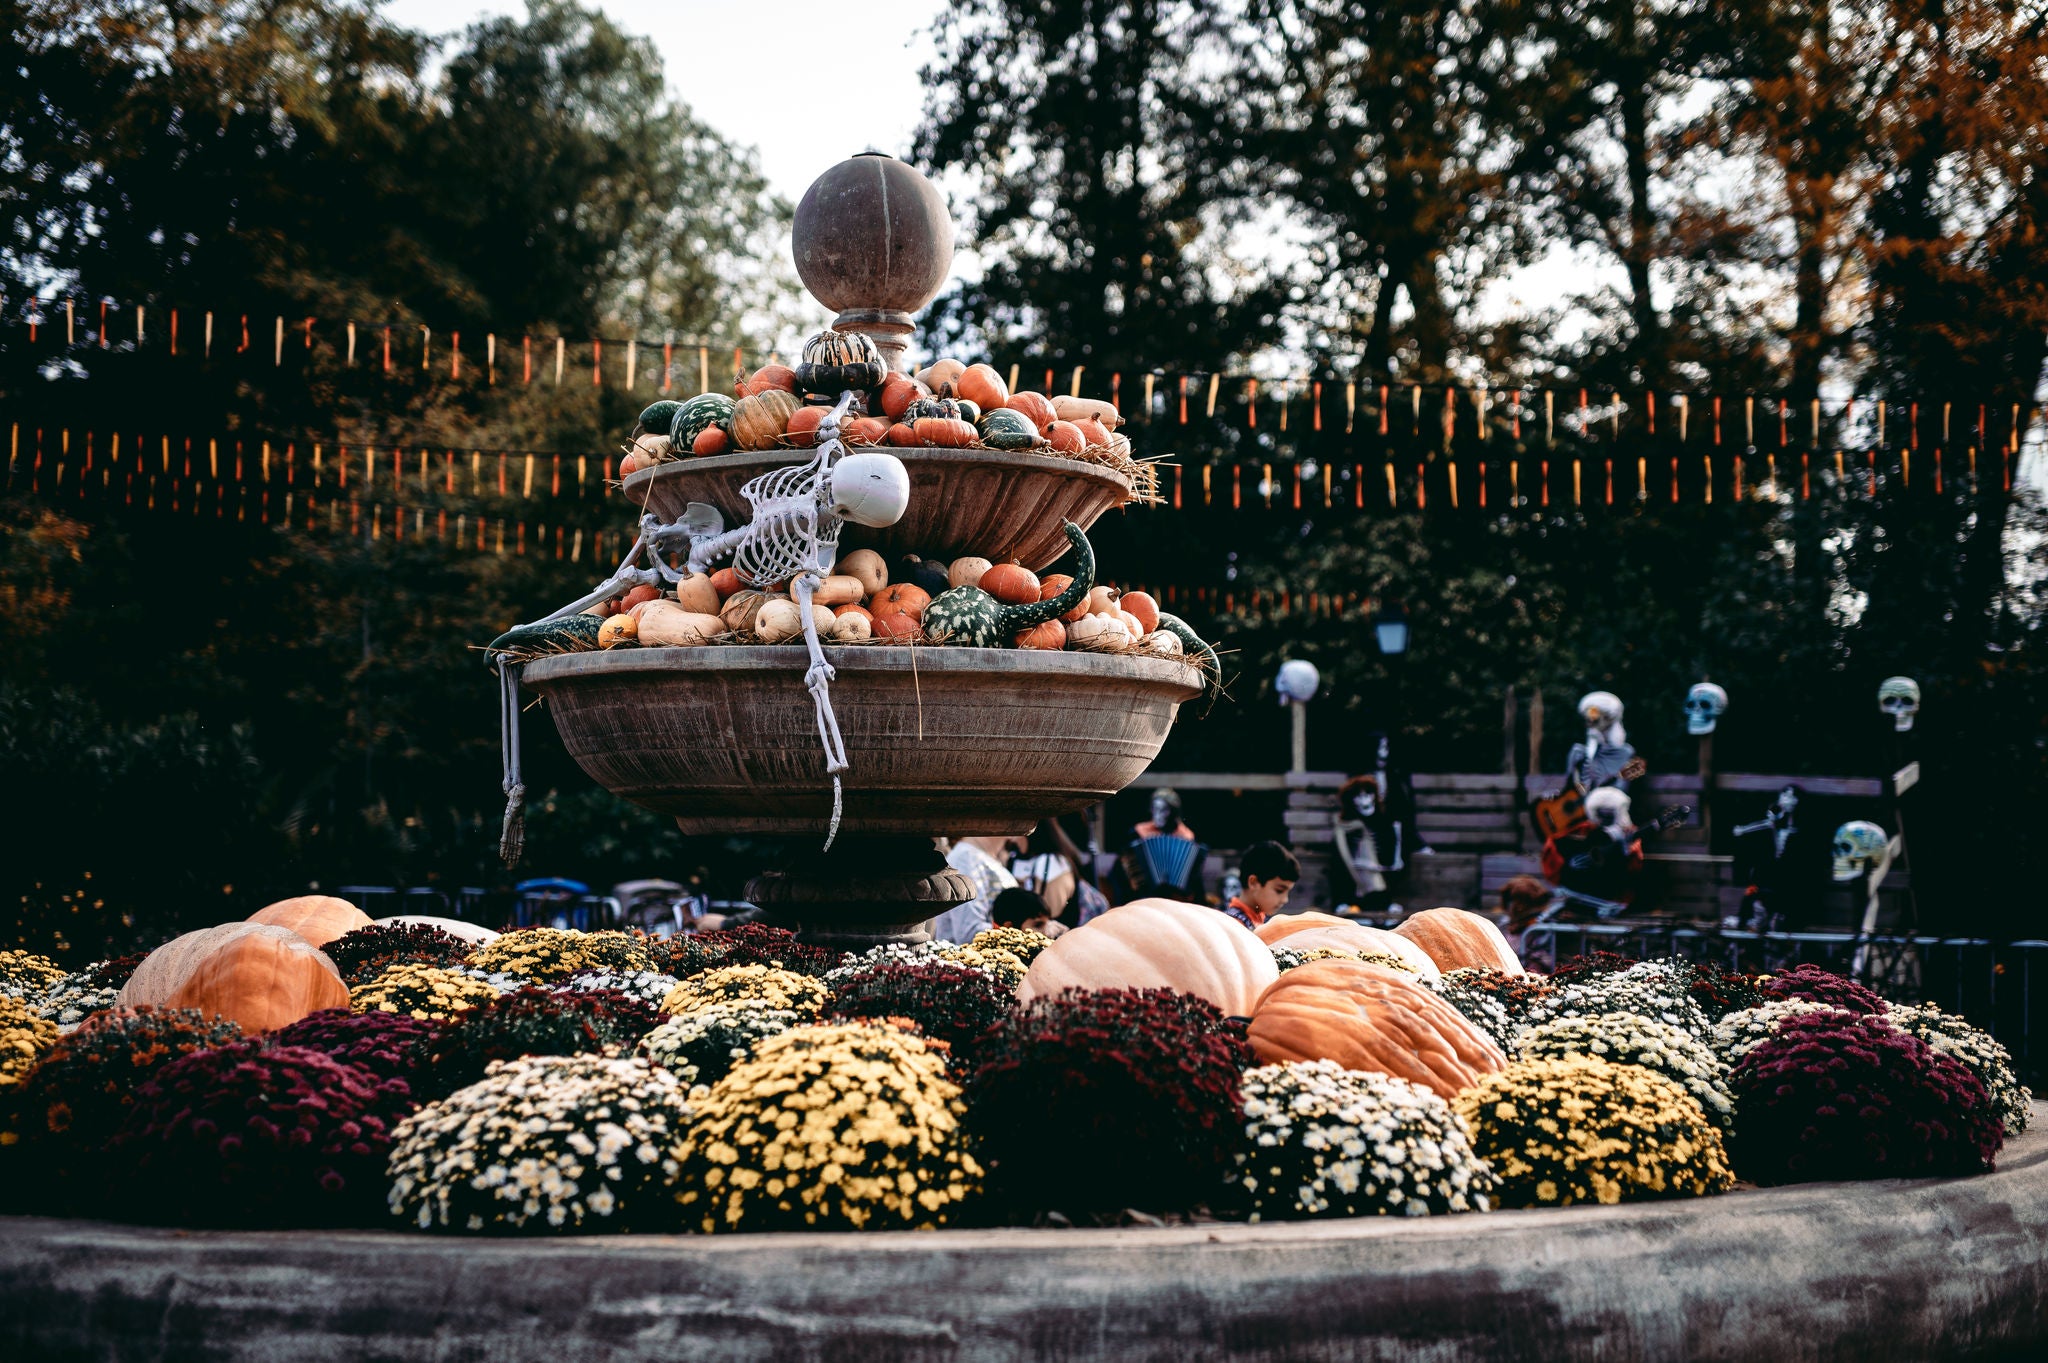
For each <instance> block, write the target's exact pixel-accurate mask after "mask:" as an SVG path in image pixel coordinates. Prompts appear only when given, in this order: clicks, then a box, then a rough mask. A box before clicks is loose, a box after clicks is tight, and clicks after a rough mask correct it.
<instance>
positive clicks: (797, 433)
mask: <svg viewBox="0 0 2048 1363" xmlns="http://www.w3.org/2000/svg"><path fill="white" fill-rule="evenodd" d="M824 419H825V409H824V408H823V407H799V408H797V409H796V411H794V412H792V413H790V417H789V424H788V425H787V426H785V427H783V428H782V443H783V444H785V445H788V446H790V447H791V448H793V449H799V450H807V449H809V448H811V446H813V445H815V444H817V443H818V425H819V423H820V422H822V421H824Z"/></svg>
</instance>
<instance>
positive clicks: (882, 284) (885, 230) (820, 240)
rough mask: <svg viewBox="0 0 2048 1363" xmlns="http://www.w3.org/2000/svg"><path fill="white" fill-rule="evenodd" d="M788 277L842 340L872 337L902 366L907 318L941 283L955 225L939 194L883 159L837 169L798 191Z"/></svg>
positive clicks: (854, 161) (857, 160) (865, 158)
mask: <svg viewBox="0 0 2048 1363" xmlns="http://www.w3.org/2000/svg"><path fill="white" fill-rule="evenodd" d="M791 248H792V254H793V255H794V256H795V258H796V272H797V275H798V277H799V278H801V279H802V280H803V282H804V287H805V288H807V289H809V290H810V291H811V294H812V296H814V297H815V298H816V299H817V300H818V301H819V302H820V303H823V304H824V305H825V306H826V307H828V308H831V309H833V310H834V311H835V312H837V313H838V314H839V317H838V318H837V319H836V320H835V321H834V323H833V325H834V326H835V327H837V328H839V329H840V330H842V331H861V332H865V333H867V334H868V335H870V336H872V337H873V338H874V340H875V343H876V345H878V346H879V347H880V348H881V350H882V353H883V355H884V357H885V358H887V359H888V360H889V362H890V364H891V366H892V367H900V365H901V362H902V356H903V353H904V350H905V347H906V341H905V339H904V338H906V337H907V336H908V335H909V334H910V325H911V314H912V313H915V312H917V311H918V310H919V309H921V308H923V307H924V306H925V305H926V304H927V303H929V302H931V301H932V299H933V297H934V296H936V295H937V293H938V291H939V288H940V286H941V285H943V284H944V283H945V282H946V272H947V271H948V270H949V269H951V268H952V264H953V220H952V218H951V216H950V215H948V213H947V212H946V201H945V198H944V197H943V196H942V195H941V194H940V193H939V189H938V186H937V185H934V184H933V183H932V182H931V181H930V180H928V179H926V178H925V177H924V176H923V175H922V174H921V173H919V172H918V170H917V169H916V168H915V167H913V166H908V165H905V164H904V163H903V162H901V161H898V160H897V159H896V158H895V157H893V156H889V155H887V154H885V153H882V152H877V151H869V152H862V153H861V154H860V155H858V156H854V157H850V158H848V159H847V160H844V161H841V162H840V163H839V164H838V165H836V166H834V167H832V168H831V169H830V170H828V171H826V172H825V173H824V174H823V175H820V176H819V177H818V178H817V180H815V181H814V182H813V183H812V185H811V187H810V188H809V189H808V190H806V191H804V197H803V202H802V203H800V204H798V205H797V209H796V221H795V223H794V230H793V232H792V240H791Z"/></svg>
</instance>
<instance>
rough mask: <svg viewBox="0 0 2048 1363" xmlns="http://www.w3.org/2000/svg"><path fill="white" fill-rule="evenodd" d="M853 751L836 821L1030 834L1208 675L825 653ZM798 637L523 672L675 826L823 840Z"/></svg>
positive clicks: (1104, 783)
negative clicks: (785, 642)
mask: <svg viewBox="0 0 2048 1363" xmlns="http://www.w3.org/2000/svg"><path fill="white" fill-rule="evenodd" d="M825 656H826V658H827V659H828V660H829V661H830V662H831V664H832V666H833V668H834V669H835V670H836V671H837V673H838V678H837V680H836V681H834V682H833V683H832V690H831V695H832V708H833V711H834V713H835V714H837V716H838V719H839V730H840V733H841V735H842V736H843V738H844V740H845V744H846V756H847V762H848V770H847V771H846V772H845V774H844V775H843V777H842V778H841V779H842V782H843V784H844V789H845V799H844V807H843V811H842V813H841V817H840V832H841V834H843V835H850V836H856V837H867V836H904V835H922V836H930V835H933V834H943V835H947V836H951V837H967V836H977V835H991V834H1005V833H1026V832H1029V831H1030V830H1031V828H1032V826H1033V825H1035V824H1036V823H1038V822H1039V821H1040V820H1041V819H1046V818H1052V817H1055V816H1058V815H1061V814H1070V813H1073V812H1075V811H1078V810H1081V809H1085V808H1087V807H1088V806H1089V805H1092V804H1096V803H1099V802H1100V801H1103V800H1106V799H1108V798H1109V797H1110V796H1111V795H1114V794H1116V793H1117V792H1118V791H1120V790H1122V789H1123V788H1124V787H1125V786H1127V785H1129V784H1130V783H1131V782H1132V781H1135V780H1136V779H1137V778H1138V777H1139V776H1140V775H1142V774H1143V773H1144V771H1145V769H1146V768H1147V767H1148V766H1150V765H1151V764H1152V759H1153V758H1154V757H1156V756H1158V754H1159V748H1160V745H1161V744H1163V743H1164V742H1165V741H1166V735H1167V732H1168V731H1169V730H1170V729H1171V728H1172V727H1173V721H1174V718H1175V716H1176V715H1177V714H1178V712H1179V709H1180V705H1181V703H1182V702H1183V701H1187V700H1192V699H1193V698H1195V697H1196V696H1198V695H1200V694H1201V690H1202V678H1201V674H1200V672H1199V671H1198V670H1197V669H1196V668H1195V667H1193V666H1192V665H1190V664H1188V663H1186V662H1183V661H1181V660H1179V659H1175V658H1154V657H1135V656H1129V655H1112V654H1101V653H1051V652H1040V651H1035V650H1023V649H970V648H903V647H893V646H857V647H842V648H828V649H826V650H825ZM807 665H808V655H807V653H806V652H805V650H804V649H802V648H800V647H787V646H759V645H751V646H739V645H732V646H715V647H707V648H640V649H616V650H609V651H605V652H599V653H566V654H561V655H558V656H556V657H551V658H544V659H541V660H540V661H538V662H534V663H529V664H528V665H527V667H526V670H525V683H526V685H527V686H528V687H529V688H530V689H532V690H534V691H537V692H539V693H540V694H541V695H543V696H545V697H546V699H547V705H548V709H549V711H550V712H551V713H552V714H553V715H554V718H555V728H556V729H557V731H559V732H560V734H561V736H562V742H563V744H564V746H566V747H567V748H568V750H569V753H570V755H571V756H573V757H574V758H575V759H576V761H577V763H578V764H579V765H581V766H582V768H583V770H584V771H585V772H586V773H588V774H589V776H590V778H591V779H592V780H594V781H596V782H597V783H598V784H599V785H601V786H603V787H604V788H605V789H607V790H609V791H611V792H612V793H613V794H615V795H618V796H620V797H621V798H623V799H627V800H631V801H632V802H633V803H635V804H637V805H641V806H643V807H645V808H647V809H651V810H654V811H656V812H658V813H662V814H668V815H672V816H673V817H674V818H675V821H676V823H677V825H678V826H679V827H680V828H681V829H682V830H683V831H684V832H685V833H710V834H738V833H747V834H812V833H816V834H821V835H822V834H823V832H824V830H825V828H826V826H827V825H828V824H829V823H830V821H831V817H832V782H831V779H830V778H829V777H828V776H827V775H826V773H825V758H824V753H823V750H822V748H821V747H820V744H819V741H818V729H817V722H816V720H815V718H814V716H813V712H812V706H811V696H810V692H809V691H808V690H806V689H805V687H804V671H805V668H806V666H807Z"/></svg>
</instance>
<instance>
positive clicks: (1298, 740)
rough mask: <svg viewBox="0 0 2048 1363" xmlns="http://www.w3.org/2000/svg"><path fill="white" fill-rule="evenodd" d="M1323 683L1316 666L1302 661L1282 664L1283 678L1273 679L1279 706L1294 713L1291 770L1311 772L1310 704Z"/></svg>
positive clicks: (1297, 660) (1289, 661)
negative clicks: (1309, 767)
mask: <svg viewBox="0 0 2048 1363" xmlns="http://www.w3.org/2000/svg"><path fill="white" fill-rule="evenodd" d="M1322 684H1323V674H1322V673H1320V672H1318V671H1316V665H1315V664H1314V663H1311V662H1304V661H1302V660H1301V659H1299V658H1290V659H1289V660H1288V661H1286V662H1284V663H1281V664H1280V675H1279V676H1277V677H1275V678H1274V679H1273V689H1274V690H1275V691H1276V692H1278V693H1279V695H1280V703H1281V704H1282V705H1287V706H1291V707H1293V710H1294V764H1293V766H1292V767H1290V768H1289V770H1290V771H1307V770H1308V703H1309V702H1310V701H1312V700H1314V699H1315V698H1316V692H1317V691H1318V690H1320V689H1321V687H1322Z"/></svg>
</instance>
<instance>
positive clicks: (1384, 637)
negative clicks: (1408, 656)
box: [1372, 601, 1408, 658]
mask: <svg viewBox="0 0 2048 1363" xmlns="http://www.w3.org/2000/svg"><path fill="white" fill-rule="evenodd" d="M1372 633H1373V640H1374V642H1376V643H1378V644H1379V646H1380V652H1381V653H1384V654H1385V655H1386V656H1388V657H1389V658H1393V657H1398V656H1400V655H1401V654H1403V653H1406V652H1407V651H1408V612H1407V611H1405V610H1403V609H1401V603H1400V602H1398V601H1389V602H1386V603H1384V604H1382V605H1381V606H1380V608H1379V610H1377V611H1375V612H1374V613H1373V617H1372Z"/></svg>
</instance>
